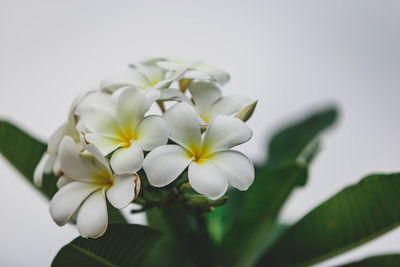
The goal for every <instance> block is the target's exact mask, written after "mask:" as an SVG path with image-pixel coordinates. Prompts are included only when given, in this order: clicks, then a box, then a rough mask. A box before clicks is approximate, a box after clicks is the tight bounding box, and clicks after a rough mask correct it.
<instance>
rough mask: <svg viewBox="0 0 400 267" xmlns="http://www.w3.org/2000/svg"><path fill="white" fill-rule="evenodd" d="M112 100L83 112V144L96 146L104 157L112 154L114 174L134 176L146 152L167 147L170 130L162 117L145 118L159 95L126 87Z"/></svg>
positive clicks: (115, 93) (115, 94)
mask: <svg viewBox="0 0 400 267" xmlns="http://www.w3.org/2000/svg"><path fill="white" fill-rule="evenodd" d="M152 92H155V91H154V90H153V91H152ZM111 98H112V102H110V103H109V105H106V106H104V107H101V106H98V107H94V108H89V109H87V110H86V111H85V112H83V114H82V117H81V121H80V123H81V125H82V129H81V131H82V132H83V133H84V135H83V136H84V141H85V142H86V143H93V144H94V145H95V146H97V147H98V148H99V150H100V151H101V153H102V154H103V155H108V154H110V153H112V155H111V160H110V162H111V167H112V169H113V171H114V172H115V173H118V174H125V173H134V172H137V171H138V170H139V169H140V168H141V167H142V163H143V157H144V155H143V151H150V150H152V149H154V148H155V147H157V146H160V145H165V144H166V143H167V141H168V132H169V130H168V127H167V124H166V122H165V120H164V119H163V118H162V117H160V116H156V115H151V116H147V117H145V113H146V112H147V111H148V110H149V108H150V106H151V104H152V103H153V102H154V101H155V99H156V96H154V95H147V94H145V93H144V92H142V91H141V90H140V89H137V88H134V87H127V88H121V89H119V90H118V91H116V92H114V93H113V95H112V97H111Z"/></svg>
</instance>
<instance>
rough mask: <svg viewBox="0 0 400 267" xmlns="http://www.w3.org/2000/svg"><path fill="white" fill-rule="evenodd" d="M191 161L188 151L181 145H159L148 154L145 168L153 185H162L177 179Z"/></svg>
mask: <svg viewBox="0 0 400 267" xmlns="http://www.w3.org/2000/svg"><path fill="white" fill-rule="evenodd" d="M190 161H191V158H189V157H188V153H187V151H185V149H183V148H182V147H180V146H177V145H165V146H159V147H157V148H155V149H154V150H152V151H151V152H150V153H149V154H148V155H147V156H146V158H145V159H144V162H143V169H144V171H145V172H146V175H147V179H148V180H149V183H150V184H151V185H153V186H157V187H162V186H165V185H167V184H169V183H171V182H172V181H173V180H175V179H176V178H177V177H178V176H179V175H180V174H181V173H182V172H183V171H184V170H185V169H186V167H187V166H188V165H189V163H190Z"/></svg>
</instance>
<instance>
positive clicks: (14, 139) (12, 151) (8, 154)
mask: <svg viewBox="0 0 400 267" xmlns="http://www.w3.org/2000/svg"><path fill="white" fill-rule="evenodd" d="M46 148H47V145H46V144H45V143H44V142H42V141H39V140H37V139H36V138H34V137H32V136H31V135H29V134H27V133H26V132H24V131H23V130H21V129H20V128H18V127H16V126H15V125H13V124H11V123H9V122H7V121H0V152H1V154H2V155H3V156H4V157H5V158H6V159H7V160H8V161H9V162H10V163H11V164H12V165H13V166H14V167H15V168H16V169H17V170H18V171H19V172H20V173H21V174H22V175H23V176H24V177H25V178H26V180H27V181H29V182H30V183H31V184H32V185H34V184H33V172H34V170H35V168H36V165H37V164H38V163H39V161H40V159H41V158H42V155H43V153H44V152H45V151H46ZM56 182H57V178H56V177H55V176H53V175H45V177H43V186H42V188H38V187H36V186H34V187H35V188H36V189H38V190H39V191H40V192H41V193H43V194H44V195H45V196H46V197H47V198H51V197H52V196H53V195H54V194H55V192H57V186H56Z"/></svg>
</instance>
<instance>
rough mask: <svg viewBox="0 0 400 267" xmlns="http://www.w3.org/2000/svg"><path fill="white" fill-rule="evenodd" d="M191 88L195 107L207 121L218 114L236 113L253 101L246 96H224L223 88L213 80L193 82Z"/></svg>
mask: <svg viewBox="0 0 400 267" xmlns="http://www.w3.org/2000/svg"><path fill="white" fill-rule="evenodd" d="M189 90H190V92H191V94H192V98H193V102H194V104H195V108H196V110H197V112H198V113H199V115H200V117H201V119H202V120H203V121H204V122H205V123H209V122H210V121H211V119H212V118H214V117H215V116H217V115H232V114H235V113H237V112H238V111H239V110H241V109H242V108H244V107H245V106H247V105H248V104H249V103H251V102H252V101H251V99H250V98H248V97H245V96H239V95H229V96H222V92H221V90H220V89H219V88H218V86H217V85H216V84H215V83H212V82H193V83H192V84H191V85H190V86H189Z"/></svg>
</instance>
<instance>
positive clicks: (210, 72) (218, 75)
mask: <svg viewBox="0 0 400 267" xmlns="http://www.w3.org/2000/svg"><path fill="white" fill-rule="evenodd" d="M157 64H158V65H159V66H161V67H162V68H164V69H166V70H170V71H177V70H182V69H184V70H186V71H185V74H184V76H183V78H186V79H197V80H205V81H213V82H217V83H219V84H220V85H224V84H226V83H227V82H228V81H229V79H230V77H229V74H228V73H227V72H225V71H223V70H221V69H219V68H216V67H214V66H212V65H210V64H207V63H205V62H203V61H187V60H181V59H164V60H159V61H157Z"/></svg>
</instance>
